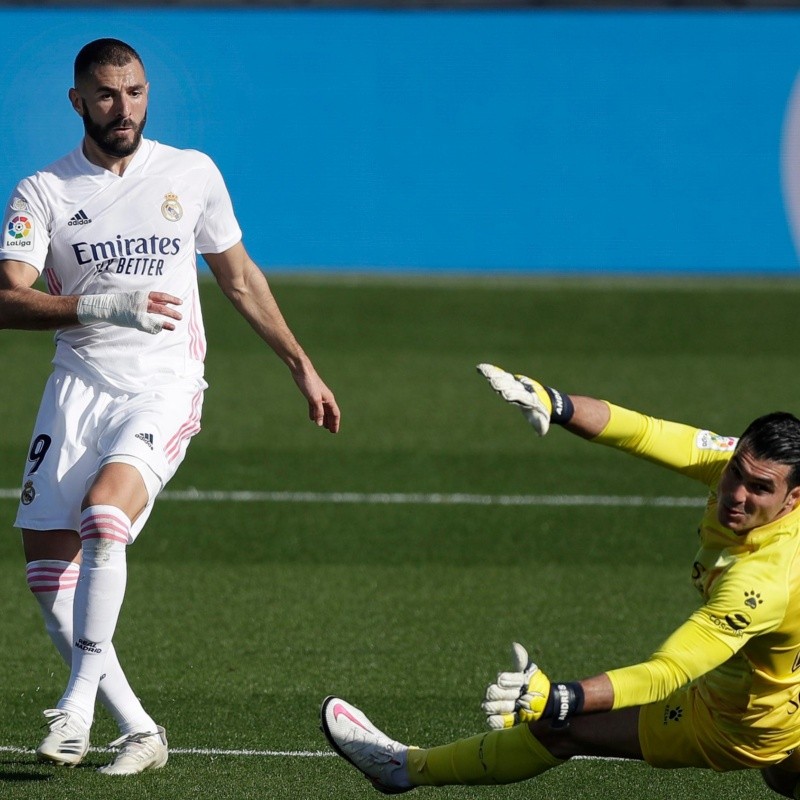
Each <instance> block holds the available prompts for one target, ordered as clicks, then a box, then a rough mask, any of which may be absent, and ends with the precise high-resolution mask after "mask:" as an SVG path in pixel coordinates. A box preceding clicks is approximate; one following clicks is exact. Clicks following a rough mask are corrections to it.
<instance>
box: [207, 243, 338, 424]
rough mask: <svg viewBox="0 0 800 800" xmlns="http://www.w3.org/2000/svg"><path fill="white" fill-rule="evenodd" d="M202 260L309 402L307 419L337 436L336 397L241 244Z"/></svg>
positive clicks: (211, 254)
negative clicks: (290, 327) (320, 375)
mask: <svg viewBox="0 0 800 800" xmlns="http://www.w3.org/2000/svg"><path fill="white" fill-rule="evenodd" d="M203 258H205V260H206V262H207V263H208V266H209V267H210V268H211V272H212V273H213V274H214V277H215V278H216V280H217V283H218V284H219V285H220V288H221V289H222V291H223V292H224V293H225V295H226V296H227V297H228V299H229V300H230V301H231V302H232V303H233V305H234V307H235V308H236V310H237V311H238V312H239V313H240V314H241V315H242V316H243V317H244V318H245V319H246V320H247V321H248V322H249V323H250V325H251V327H252V328H253V330H255V332H256V333H257V334H258V335H259V336H260V337H261V338H262V339H263V340H264V341H265V342H266V343H267V344H268V345H269V346H270V347H271V348H272V349H273V350H274V351H275V353H276V354H277V355H278V357H279V358H280V359H281V360H282V361H283V362H284V363H285V364H286V366H287V367H288V368H289V371H290V372H291V374H292V377H293V378H294V381H295V383H296V384H297V386H298V388H299V389H300V391H301V392H302V393H303V395H304V396H305V398H306V400H307V401H308V415H309V418H310V419H311V420H312V421H313V422H315V423H316V424H317V425H320V426H322V427H324V428H326V429H327V430H329V431H331V433H336V432H337V431H338V430H339V420H340V413H339V407H338V406H337V405H336V398H335V397H334V395H333V392H332V391H331V390H330V389H329V388H328V387H327V386H326V385H325V383H324V382H323V381H322V379H321V378H320V377H319V375H318V374H317V371H316V370H315V369H314V365H313V364H312V363H311V360H310V359H309V357H308V356H307V355H306V354H305V352H304V351H303V348H302V347H301V346H300V344H299V343H298V341H297V339H295V337H294V334H293V333H292V331H291V330H290V329H289V326H288V325H287V324H286V320H285V319H284V318H283V314H282V313H281V310H280V308H279V307H278V304H277V302H276V300H275V298H274V296H273V294H272V290H271V289H270V286H269V283H268V281H267V279H266V276H265V275H264V273H263V272H262V271H261V270H260V269H259V268H258V266H257V265H256V264H255V263H254V262H253V260H252V259H251V258H250V256H249V255H248V254H247V251H246V250H245V248H244V245H243V244H242V243H241V242H239V243H238V244H235V245H234V246H233V247H231V248H229V249H227V250H225V251H223V252H222V253H204V254H203Z"/></svg>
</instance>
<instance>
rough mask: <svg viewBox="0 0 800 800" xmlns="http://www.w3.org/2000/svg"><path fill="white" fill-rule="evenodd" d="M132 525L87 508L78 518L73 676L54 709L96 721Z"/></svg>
mask: <svg viewBox="0 0 800 800" xmlns="http://www.w3.org/2000/svg"><path fill="white" fill-rule="evenodd" d="M130 525H131V523H130V520H129V519H128V517H127V516H126V515H125V514H124V513H123V512H122V511H121V510H120V509H118V508H116V507H115V506H106V505H96V506H90V507H89V508H87V509H85V510H84V511H83V512H82V513H81V530H80V536H81V548H82V555H83V561H82V563H81V567H80V578H79V580H78V586H77V588H76V589H75V600H74V603H73V615H72V634H73V635H72V639H73V641H72V671H71V673H70V677H69V683H68V684H67V689H66V691H65V692H64V695H63V697H62V698H61V700H59V702H58V708H61V709H64V710H65V711H70V712H72V713H74V714H77V715H78V716H79V717H80V718H81V719H82V720H83V722H84V723H85V724H86V726H87V727H91V724H92V721H93V720H94V704H95V700H96V699H97V691H98V687H99V685H100V679H101V678H102V676H103V673H104V671H105V666H106V660H107V658H108V654H109V651H110V650H111V639H112V637H113V636H114V629H115V628H116V626H117V619H118V618H119V612H120V609H121V608H122V600H123V598H124V597H125V583H126V579H127V563H126V552H125V551H126V548H127V544H128V539H129V532H130Z"/></svg>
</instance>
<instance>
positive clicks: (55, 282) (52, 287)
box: [44, 267, 61, 295]
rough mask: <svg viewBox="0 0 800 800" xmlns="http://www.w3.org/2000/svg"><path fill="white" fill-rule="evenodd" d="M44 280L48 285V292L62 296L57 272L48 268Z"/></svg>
mask: <svg viewBox="0 0 800 800" xmlns="http://www.w3.org/2000/svg"><path fill="white" fill-rule="evenodd" d="M44 280H45V283H46V284H47V291H48V292H50V294H52V295H60V294H61V281H60V280H59V279H58V275H56V273H55V271H54V270H52V269H51V268H50V267H47V269H45V271H44Z"/></svg>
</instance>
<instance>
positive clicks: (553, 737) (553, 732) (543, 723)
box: [528, 720, 579, 759]
mask: <svg viewBox="0 0 800 800" xmlns="http://www.w3.org/2000/svg"><path fill="white" fill-rule="evenodd" d="M528 727H529V728H530V730H531V733H532V734H533V735H534V736H535V737H536V739H537V740H538V741H539V744H541V745H542V746H543V747H544V748H545V749H546V750H547V751H548V752H549V753H550V755H552V756H555V757H556V758H560V759H567V758H572V756H575V755H578V754H579V748H578V747H577V745H576V743H575V741H574V740H573V738H572V736H570V728H569V726H567V727H565V728H554V727H553V726H552V725H551V723H550V720H539V721H538V722H531V723H529V726H528Z"/></svg>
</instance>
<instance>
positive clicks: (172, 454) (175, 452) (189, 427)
mask: <svg viewBox="0 0 800 800" xmlns="http://www.w3.org/2000/svg"><path fill="white" fill-rule="evenodd" d="M202 397H203V393H202V392H198V393H197V394H196V395H195V396H194V398H193V399H192V411H191V414H189V419H187V420H186V422H184V423H183V425H181V426H180V428H178V430H177V431H176V432H175V435H174V436H173V437H172V438H171V439H170V440H169V441H168V442H167V444H166V445H165V447H164V455H165V456H166V457H167V461H169V463H170V464H171V463H172V462H173V461H174V460H175V459H176V458H177V457H178V456H179V455H180V453H181V447H182V446H183V443H184V442H185V441H187V440H189V439H191V438H192V436H194V435H195V434H196V433H197V432H198V431H199V430H200V409H199V405H200V399H201V398H202Z"/></svg>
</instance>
